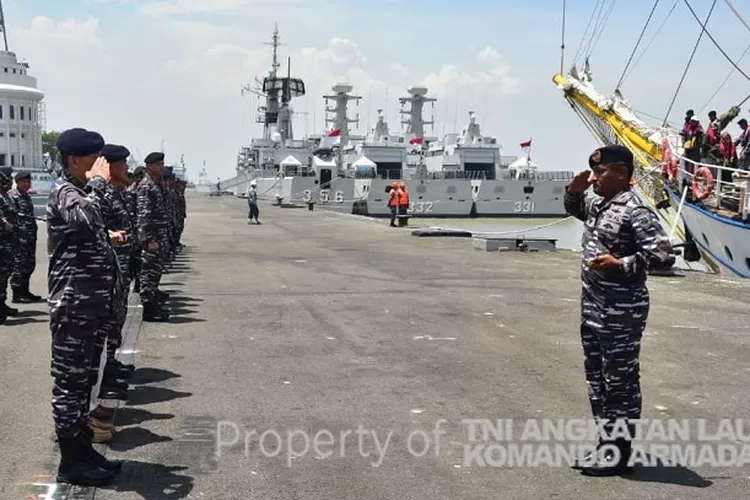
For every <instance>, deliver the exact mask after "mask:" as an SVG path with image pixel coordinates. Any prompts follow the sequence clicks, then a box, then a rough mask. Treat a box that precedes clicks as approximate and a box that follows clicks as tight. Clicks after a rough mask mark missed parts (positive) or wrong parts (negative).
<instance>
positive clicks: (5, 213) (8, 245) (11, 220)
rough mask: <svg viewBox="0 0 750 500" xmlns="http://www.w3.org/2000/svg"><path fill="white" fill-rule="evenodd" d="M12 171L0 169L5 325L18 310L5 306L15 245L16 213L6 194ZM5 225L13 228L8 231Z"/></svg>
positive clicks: (0, 304)
mask: <svg viewBox="0 0 750 500" xmlns="http://www.w3.org/2000/svg"><path fill="white" fill-rule="evenodd" d="M12 173H13V169H11V168H10V167H2V168H0V324H3V323H5V320H6V319H7V317H8V316H14V315H15V314H17V313H18V309H14V308H11V307H9V306H8V305H7V304H6V300H7V298H8V295H7V294H8V281H9V280H10V274H11V272H12V271H13V255H14V252H15V250H16V244H17V238H18V236H17V230H18V227H17V223H18V213H17V212H16V208H15V204H14V203H13V201H12V200H11V198H10V195H9V194H8V192H9V191H10V188H11V187H12V186H13V178H12V177H11V175H12ZM6 224H10V225H11V226H13V228H12V229H11V230H10V231H8V230H7V229H6Z"/></svg>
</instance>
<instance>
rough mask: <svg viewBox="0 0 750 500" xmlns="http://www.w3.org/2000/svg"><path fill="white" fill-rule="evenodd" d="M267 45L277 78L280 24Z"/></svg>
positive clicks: (274, 28) (272, 71)
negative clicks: (271, 50)
mask: <svg viewBox="0 0 750 500" xmlns="http://www.w3.org/2000/svg"><path fill="white" fill-rule="evenodd" d="M0 1H2V0H0ZM265 45H270V46H271V47H273V62H272V63H271V68H272V69H271V74H272V75H273V76H274V77H275V76H276V70H278V69H279V67H280V66H281V65H280V64H279V56H278V52H279V46H281V42H279V23H274V25H273V37H272V38H271V42H270V43H269V42H266V43H265Z"/></svg>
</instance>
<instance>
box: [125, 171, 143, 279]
mask: <svg viewBox="0 0 750 500" xmlns="http://www.w3.org/2000/svg"><path fill="white" fill-rule="evenodd" d="M144 173H145V169H144V168H143V167H138V168H136V169H135V170H134V171H133V177H134V181H135V182H133V184H131V185H130V186H128V187H127V189H126V190H125V191H124V193H123V194H124V195H125V201H126V203H127V208H128V213H130V219H131V221H133V224H134V227H135V229H134V230H135V233H134V238H133V241H132V245H133V248H132V250H133V251H132V252H131V255H132V256H131V260H130V276H131V280H132V281H133V292H134V293H140V291H141V285H140V283H141V278H140V274H141V251H142V248H141V242H140V240H139V239H138V185H139V184H140V182H141V181H142V180H143V175H144ZM138 177H140V179H139V178H138Z"/></svg>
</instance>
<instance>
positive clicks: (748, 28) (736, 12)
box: [724, 0, 750, 31]
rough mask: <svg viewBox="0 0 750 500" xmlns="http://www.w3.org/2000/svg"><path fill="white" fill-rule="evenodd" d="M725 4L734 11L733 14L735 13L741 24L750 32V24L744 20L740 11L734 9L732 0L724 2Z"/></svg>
mask: <svg viewBox="0 0 750 500" xmlns="http://www.w3.org/2000/svg"><path fill="white" fill-rule="evenodd" d="M724 3H726V4H727V5H728V6H729V8H730V9H732V12H734V15H735V16H737V19H739V20H740V22H741V23H742V24H744V25H745V28H747V31H750V26H748V24H747V23H746V22H745V20H744V19H743V18H742V15H741V14H740V13H739V11H738V10H737V9H736V8H735V7H734V5H732V2H731V1H730V0H724Z"/></svg>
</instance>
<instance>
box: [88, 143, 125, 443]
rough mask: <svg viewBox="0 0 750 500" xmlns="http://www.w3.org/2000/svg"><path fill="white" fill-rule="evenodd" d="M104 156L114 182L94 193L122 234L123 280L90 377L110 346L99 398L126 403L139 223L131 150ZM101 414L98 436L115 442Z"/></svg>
mask: <svg viewBox="0 0 750 500" xmlns="http://www.w3.org/2000/svg"><path fill="white" fill-rule="evenodd" d="M101 155H102V157H103V158H104V159H105V160H107V162H108V163H109V166H110V175H111V181H110V182H109V183H107V184H104V185H102V186H97V188H96V189H95V190H94V193H95V194H96V197H97V201H98V202H99V206H100V209H101V213H102V218H103V220H104V225H105V226H106V228H107V230H108V231H110V232H111V233H118V234H119V235H120V237H121V240H122V243H121V244H120V245H118V246H116V247H115V248H114V251H115V254H116V255H117V264H118V266H119V270H120V276H121V278H122V279H121V280H120V281H119V282H118V284H119V286H118V287H117V289H116V290H115V292H116V293H115V294H114V297H115V298H114V302H115V303H114V314H113V315H112V318H111V319H110V321H107V322H106V323H105V324H104V325H102V328H101V329H100V330H99V331H98V332H97V336H96V343H95V347H94V358H93V363H92V365H91V371H90V376H91V381H92V385H96V381H97V380H98V375H99V365H100V359H101V354H102V350H103V349H104V347H105V345H106V348H107V355H106V365H105V366H104V375H103V378H102V383H101V386H100V389H99V398H101V399H121V400H122V399H125V398H126V391H127V388H128V385H127V382H126V381H127V379H128V378H129V377H130V375H131V374H132V372H133V370H134V366H133V365H125V364H122V363H120V362H119V361H118V360H117V358H116V357H115V354H116V352H117V349H118V348H119V347H120V346H121V345H122V328H123V326H124V325H125V319H126V317H127V311H128V291H129V289H130V259H131V257H132V255H131V254H132V244H131V242H132V241H133V239H134V238H135V224H134V222H133V220H132V219H131V217H130V213H128V209H127V202H126V199H125V196H124V194H123V193H124V190H125V186H126V185H127V174H128V165H127V159H128V157H129V156H130V151H128V149H127V148H126V147H124V146H119V145H115V144H106V145H105V146H104V148H102V151H101ZM101 414H102V408H101V407H100V408H97V409H96V410H95V411H94V412H93V413H92V416H93V417H94V418H92V421H93V423H94V426H95V427H98V428H99V429H101V431H100V432H98V434H97V430H98V429H94V433H95V436H94V437H95V438H96V439H97V441H99V442H101V441H106V440H108V439H111V437H112V436H108V435H107V434H113V433H114V428H113V427H114V426H111V425H109V424H105V425H104V426H102V425H101V424H102V422H101V420H100V419H99V418H96V417H98V416H99V415H101ZM102 431H103V432H102Z"/></svg>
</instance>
